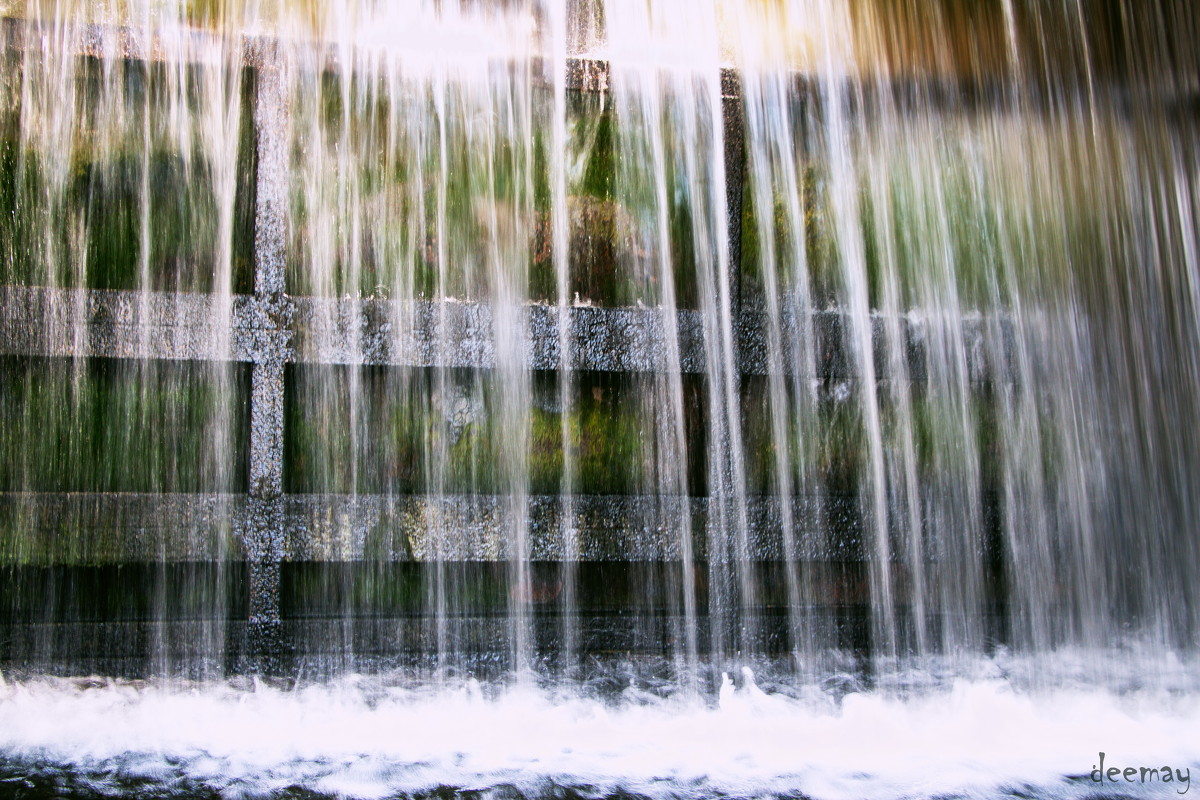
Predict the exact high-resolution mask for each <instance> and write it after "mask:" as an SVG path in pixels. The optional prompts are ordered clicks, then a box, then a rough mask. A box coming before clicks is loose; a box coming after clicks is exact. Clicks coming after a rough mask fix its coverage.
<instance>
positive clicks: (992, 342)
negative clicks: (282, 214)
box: [0, 286, 1014, 381]
mask: <svg viewBox="0 0 1200 800" xmlns="http://www.w3.org/2000/svg"><path fill="white" fill-rule="evenodd" d="M565 312H566V316H567V321H566V324H567V325H568V326H569V328H570V334H569V338H570V341H571V352H570V358H569V359H568V366H569V368H570V369H574V370H595V371H607V372H664V373H665V372H673V371H675V370H678V371H679V372H682V373H692V374H694V373H703V372H705V371H706V364H705V335H706V331H705V321H704V319H703V317H702V315H701V314H700V312H698V311H691V310H676V311H666V310H663V309H660V308H599V307H591V306H572V307H569V308H567V309H565ZM561 313H562V312H561V311H560V309H559V308H558V307H556V306H548V305H542V304H527V305H524V306H522V307H521V309H520V316H521V317H522V318H523V320H524V335H523V336H522V337H521V339H520V342H519V344H518V345H517V347H518V348H519V352H517V353H508V354H506V353H504V352H502V351H500V350H499V349H498V340H499V337H498V336H497V331H496V330H495V310H494V309H493V308H492V307H491V306H490V305H488V304H486V303H480V302H458V301H442V302H435V301H423V300H413V301H390V300H370V299H367V300H356V299H332V298H317V297H297V298H290V297H287V296H284V297H281V298H278V299H269V298H265V297H260V296H253V295H235V296H232V297H227V298H224V299H222V298H218V297H216V296H213V295H202V294H183V293H178V294H177V293H164V292H133V291H109V290H85V289H48V288H32V287H17V286H8V287H0V353H6V354H12V355H28V356H73V357H98V358H153V359H164V360H200V361H242V362H254V363H280V362H290V363H314V364H371V365H392V366H409V367H438V366H442V367H462V368H479V369H492V368H495V367H497V366H498V365H499V364H500V363H501V362H502V360H503V359H505V358H515V359H516V360H518V361H519V362H520V363H522V364H524V365H525V366H526V367H527V368H529V369H537V370H556V369H560V368H561V366H562V357H561V354H560V350H559V346H560V341H559V325H560V320H561ZM892 321H893V322H894V324H892V325H889V321H888V319H886V318H884V317H881V316H878V315H875V316H872V318H871V320H870V325H871V326H872V337H873V342H874V358H875V365H876V372H877V373H878V374H880V375H888V376H893V377H896V376H898V374H899V373H898V372H897V369H896V366H897V365H896V364H894V363H893V361H894V359H895V356H894V355H892V353H898V354H899V357H900V358H901V360H902V365H901V366H903V368H904V370H906V372H907V375H905V376H904V377H907V378H911V379H914V380H922V379H924V377H925V375H926V372H927V361H928V351H929V349H930V345H931V343H933V342H935V341H940V342H941V348H940V349H946V348H953V349H959V350H961V352H962V354H963V358H964V360H965V364H966V368H967V374H968V376H969V379H970V380H971V381H985V380H995V379H997V376H1007V375H1010V374H1011V372H1012V370H1011V369H1009V368H1008V367H1009V364H1010V363H1011V358H1010V356H1009V354H1011V353H1012V342H1013V336H1014V330H1013V323H1012V321H1011V319H1009V318H1008V317H1006V316H1003V315H988V316H985V315H980V314H974V315H969V316H965V317H959V318H949V317H947V318H941V319H938V318H930V317H916V316H902V317H900V318H898V319H894V320H892ZM768 322H769V321H768V318H767V316H766V315H765V314H764V313H763V312H761V311H755V310H746V311H743V312H741V313H740V314H739V315H738V316H737V318H736V320H735V327H736V331H737V338H738V346H739V352H738V364H737V366H736V368H737V369H738V371H740V372H741V373H743V374H747V375H764V374H768V373H769V372H772V371H775V370H778V371H781V372H783V373H786V374H791V373H793V372H794V371H795V369H796V366H797V364H798V363H799V359H797V358H795V357H794V354H795V353H796V352H799V348H800V347H803V346H810V347H811V348H812V351H811V352H812V353H813V357H814V363H815V365H816V369H817V370H818V375H817V376H816V377H818V378H822V379H848V378H852V377H853V376H854V375H855V374H856V373H857V369H856V367H855V360H854V357H853V355H852V353H850V352H849V351H848V349H847V342H848V341H850V339H851V337H850V336H849V335H848V333H849V330H848V326H850V325H851V324H852V323H853V320H851V319H850V318H849V317H848V316H847V315H846V314H845V313H843V312H841V311H837V310H828V311H817V312H813V313H812V314H810V315H809V317H808V319H807V320H802V319H800V318H799V317H798V315H796V314H788V315H784V317H783V318H782V319H780V320H779V321H778V325H779V331H780V337H781V339H780V341H781V344H782V347H781V352H780V353H779V354H778V355H777V356H776V357H774V359H773V356H772V354H771V352H770V348H769V347H768V344H767V342H768V336H767V330H768V327H769V324H768ZM889 329H890V330H891V331H892V333H891V334H890V336H891V338H896V337H897V336H898V337H899V341H896V342H895V343H894V346H892V347H889V333H888V331H889ZM805 330H807V331H809V334H808V335H809V336H810V337H811V339H812V341H811V343H806V342H805V341H804V333H803V332H804V331H805ZM672 335H673V336H674V339H675V341H676V343H677V345H678V350H677V352H678V353H679V363H678V365H674V364H671V363H669V362H668V361H667V357H666V354H667V353H668V352H669V351H670V350H671V348H669V347H668V346H667V344H668V342H669V339H670V337H671V336H672ZM997 359H999V361H1000V362H1002V363H995V362H996V361H997Z"/></svg>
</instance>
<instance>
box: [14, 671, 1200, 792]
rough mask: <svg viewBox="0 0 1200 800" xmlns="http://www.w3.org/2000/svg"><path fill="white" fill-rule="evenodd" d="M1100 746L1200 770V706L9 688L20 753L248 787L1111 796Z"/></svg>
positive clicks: (743, 693)
mask: <svg viewBox="0 0 1200 800" xmlns="http://www.w3.org/2000/svg"><path fill="white" fill-rule="evenodd" d="M1100 751H1104V752H1105V753H1106V754H1107V765H1112V766H1121V767H1124V766H1150V767H1161V766H1163V765H1171V766H1173V767H1177V768H1187V769H1190V768H1192V767H1197V766H1200V700H1198V698H1197V697H1196V696H1186V697H1179V696H1177V695H1170V694H1166V693H1161V692H1145V693H1142V694H1137V695H1124V696H1117V695H1113V694H1110V693H1106V692H1101V691H1088V690H1081V689H1059V690H1055V691H1052V692H1045V693H1037V694H1022V693H1018V692H1016V691H1014V690H1013V689H1012V687H1011V686H1010V685H1009V684H1008V683H1006V682H1005V681H1002V680H986V681H958V682H955V683H954V684H953V685H952V686H951V687H950V688H948V689H947V690H945V691H937V692H932V693H928V694H926V695H924V696H921V697H918V698H915V699H908V700H900V699H897V698H894V697H891V698H889V697H885V696H882V695H878V694H851V695H848V696H846V697H845V698H844V699H843V701H842V702H841V703H840V705H837V706H830V705H829V704H827V703H826V704H816V703H812V702H804V701H800V700H795V699H790V698H785V697H782V696H780V695H771V694H766V693H764V692H762V691H761V690H759V689H758V688H757V687H756V686H755V685H754V684H753V682H752V681H749V680H746V681H743V683H742V686H740V687H738V688H735V687H734V686H733V684H732V682H728V683H727V684H726V685H725V686H724V687H723V688H722V690H721V691H720V692H719V700H718V702H717V703H715V704H713V705H704V704H702V703H687V702H684V701H679V700H657V701H655V702H650V703H647V702H646V698H645V696H644V695H642V696H641V697H639V699H638V701H637V702H636V703H619V704H615V705H614V704H605V703H602V702H598V701H596V700H591V699H584V698H582V697H579V696H566V697H563V696H552V695H551V694H550V693H548V692H543V691H538V690H531V689H510V690H504V691H500V692H499V693H498V694H497V695H496V696H495V697H490V698H485V697H484V696H483V695H482V693H481V692H480V691H479V688H478V687H477V686H475V685H472V684H464V685H460V686H458V687H456V688H452V689H440V690H431V689H406V688H403V687H399V686H388V685H387V682H386V681H380V680H366V679H360V678H348V679H345V680H342V681H339V682H336V683H331V684H324V685H319V686H308V687H303V688H299V689H296V690H291V691H283V690H277V689H272V688H269V687H266V686H262V685H258V686H257V687H256V688H255V689H254V690H253V691H246V690H235V689H231V688H229V687H228V686H224V685H219V686H213V685H209V686H196V685H189V686H166V685H149V686H131V685H119V684H116V683H110V684H108V685H105V686H100V687H92V688H79V687H78V686H77V685H76V684H72V683H70V682H66V681H55V680H48V679H43V680H36V681H31V682H17V681H10V682H9V683H8V684H7V686H6V687H4V688H2V689H0V752H2V753H3V754H4V755H6V756H8V757H11V758H17V759H28V760H35V761H39V762H45V763H53V764H71V765H75V766H76V767H78V768H81V769H82V770H83V771H87V770H89V769H93V770H97V771H103V772H107V773H112V772H114V771H115V772H117V773H119V774H122V775H124V776H127V777H144V778H146V779H148V780H152V781H159V780H162V781H165V780H168V779H169V778H170V777H171V776H172V775H174V776H176V777H182V778H184V779H186V780H189V781H193V782H199V783H204V784H207V785H209V786H212V787H214V788H216V789H219V790H222V791H225V792H227V793H231V794H243V793H251V794H257V793H266V792H271V791H276V790H279V789H282V788H286V787H288V786H293V785H301V786H306V787H308V788H311V789H313V790H316V791H320V792H326V793H329V794H332V795H338V796H344V797H361V798H376V797H384V796H388V795H394V794H396V793H398V792H417V791H421V790H428V789H431V788H434V787H437V786H445V785H449V786H456V787H464V788H471V787H475V788H479V787H487V786H496V785H499V784H514V785H517V786H519V787H532V788H533V789H536V787H537V786H538V785H539V784H540V783H542V782H544V781H546V780H552V781H554V782H556V783H559V784H566V785H573V786H584V785H586V786H592V787H595V789H596V790H597V791H601V792H602V791H608V790H612V789H614V788H616V787H621V788H624V789H626V790H630V791H636V792H642V793H645V794H648V795H652V796H657V795H675V796H689V795H706V794H711V793H713V792H717V791H720V792H726V793H736V794H738V795H746V796H754V795H765V794H771V793H775V792H802V793H804V794H806V795H808V796H811V797H814V798H821V799H822V800H825V799H828V800H843V799H844V800H849V798H857V797H867V796H869V797H872V798H875V799H876V800H888V799H889V798H895V799H896V800H899V798H906V797H932V796H935V795H942V794H948V793H956V794H957V793H965V794H971V795H975V794H987V793H993V792H996V791H999V790H1002V789H1004V788H1005V787H1010V788H1017V787H1030V786H1032V787H1038V789H1039V790H1040V792H1042V793H1044V794H1063V795H1066V794H1071V793H1073V792H1075V793H1077V792H1078V791H1080V790H1089V789H1094V788H1096V787H1095V785H1094V784H1090V783H1089V782H1088V780H1087V774H1088V773H1089V771H1090V770H1092V769H1093V768H1094V767H1095V766H1096V761H1097V754H1098V753H1099V752H1100ZM1197 775H1198V777H1200V772H1198V773H1197ZM1069 776H1084V779H1085V780H1084V781H1076V782H1074V783H1073V784H1072V783H1071V782H1070V781H1069V780H1068V777H1069ZM1106 788H1108V789H1109V790H1110V791H1111V790H1112V789H1113V786H1112V785H1111V784H1110V785H1109V786H1108V787H1106ZM1116 788H1118V789H1121V790H1122V791H1125V792H1126V793H1128V792H1129V791H1131V790H1144V787H1141V786H1138V785H1133V786H1132V787H1127V786H1120V787H1116ZM1173 788H1174V787H1173V786H1166V785H1161V784H1159V785H1154V786H1151V787H1149V789H1152V790H1154V791H1156V792H1158V793H1160V794H1162V796H1166V795H1167V794H1170V793H1171V790H1172V789H1173Z"/></svg>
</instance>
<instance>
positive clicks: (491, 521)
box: [0, 493, 862, 566]
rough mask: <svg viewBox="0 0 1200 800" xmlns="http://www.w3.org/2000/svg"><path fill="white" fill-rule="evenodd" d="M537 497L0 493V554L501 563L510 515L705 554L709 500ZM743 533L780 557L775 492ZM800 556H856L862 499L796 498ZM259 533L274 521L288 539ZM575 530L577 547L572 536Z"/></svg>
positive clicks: (42, 558)
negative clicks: (520, 499)
mask: <svg viewBox="0 0 1200 800" xmlns="http://www.w3.org/2000/svg"><path fill="white" fill-rule="evenodd" d="M565 505H566V504H565V503H564V498H562V497H555V496H540V495H539V496H533V497H530V498H529V499H528V506H526V507H524V508H523V507H521V506H520V505H518V503H517V502H516V501H514V500H513V498H510V497H507V496H497V495H452V496H445V497H433V496H382V495H285V496H284V497H282V498H280V499H277V500H259V499H255V498H251V497H248V496H246V495H154V494H116V493H114V494H106V493H78V494H42V493H3V494H0V564H8V565H35V566H36V565H67V566H69V565H105V564H121V563H131V562H145V561H151V562H161V561H165V562H184V561H223V560H233V561H239V560H253V561H258V560H264V561H276V560H281V561H363V560H366V561H384V562H388V561H401V562H427V561H433V560H438V559H441V560H446V561H503V560H506V559H507V558H508V555H509V553H510V552H512V551H513V548H514V546H515V544H516V543H515V541H514V539H513V536H514V531H516V530H518V529H519V526H518V525H517V523H516V520H517V519H518V518H519V517H520V516H522V515H524V516H525V517H526V519H527V520H528V526H527V529H528V536H529V540H528V543H527V544H528V547H527V550H528V553H529V558H530V559H531V560H534V561H563V560H581V561H582V560H586V561H658V560H678V559H680V558H681V557H682V553H683V546H684V542H685V541H687V539H686V537H687V536H688V535H689V534H688V531H687V530H686V528H685V526H686V521H687V520H689V519H690V522H691V529H690V540H691V544H692V549H693V555H694V557H695V558H698V559H703V558H708V557H709V553H710V551H711V549H712V548H711V545H712V543H711V542H710V540H709V531H708V530H707V520H708V505H709V501H708V499H707V498H681V497H655V496H579V497H574V498H572V499H571V501H570V506H571V508H570V526H569V528H568V526H567V525H566V524H565V520H564V514H565V513H566V509H565ZM747 512H748V516H749V523H750V524H749V531H750V532H749V539H748V541H747V542H746V543H745V547H744V550H740V549H739V544H738V543H737V542H736V541H735V540H734V538H731V537H735V534H734V533H733V532H727V533H724V534H721V535H722V536H723V537H726V538H723V539H722V540H721V541H722V547H723V548H728V550H727V552H729V553H730V554H731V555H730V557H731V558H733V557H736V554H737V553H739V552H743V553H744V557H745V558H746V559H750V560H764V559H765V560H770V559H780V558H783V556H784V547H783V537H782V526H781V523H780V513H781V508H780V503H779V501H778V499H777V498H772V497H763V496H754V497H751V498H750V499H749V501H748V503H747ZM792 518H793V520H794V527H795V530H794V531H793V537H794V539H795V542H796V545H795V557H796V558H800V559H809V560H817V561H820V560H854V559H860V558H861V557H862V536H861V525H860V515H859V506H858V499H857V498H856V497H850V496H841V495H838V496H829V497H823V498H811V497H805V498H794V499H793V500H792ZM264 529H266V530H279V531H281V535H282V537H283V538H282V541H278V540H276V539H270V540H269V544H268V545H267V549H266V550H262V549H261V548H262V547H263V544H262V537H261V536H258V535H257V534H259V533H261V532H262V531H263V530H264ZM569 538H574V540H575V544H574V545H573V546H572V545H570V544H569V543H568V539H569Z"/></svg>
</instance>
